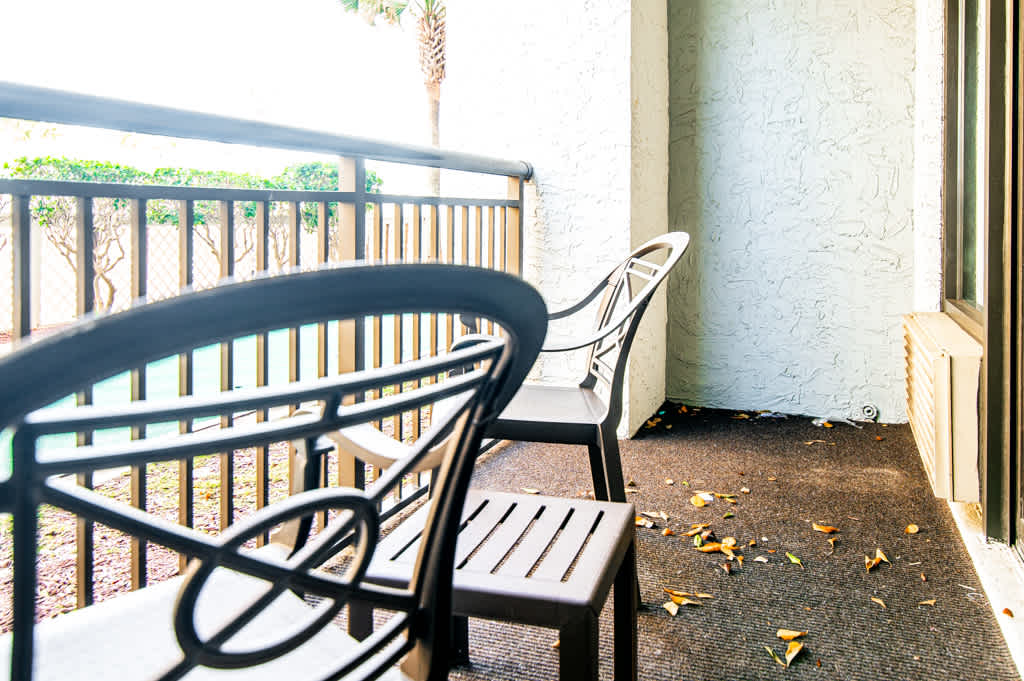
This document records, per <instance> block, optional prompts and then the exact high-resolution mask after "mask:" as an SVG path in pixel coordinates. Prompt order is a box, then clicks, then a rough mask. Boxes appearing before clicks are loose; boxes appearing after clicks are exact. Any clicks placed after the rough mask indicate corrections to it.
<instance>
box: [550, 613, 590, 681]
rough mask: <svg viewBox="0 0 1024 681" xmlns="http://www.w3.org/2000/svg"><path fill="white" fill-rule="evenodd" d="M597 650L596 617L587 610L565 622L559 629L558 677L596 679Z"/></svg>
mask: <svg viewBox="0 0 1024 681" xmlns="http://www.w3.org/2000/svg"><path fill="white" fill-rule="evenodd" d="M598 652H599V649H598V619H597V615H595V614H594V613H593V612H590V611H589V610H588V611H587V612H586V614H585V615H584V616H583V617H582V618H581V619H576V620H573V621H572V622H567V623H566V624H564V625H562V628H561V630H560V631H559V634H558V675H559V679H561V681H597V666H598V665H597V663H598Z"/></svg>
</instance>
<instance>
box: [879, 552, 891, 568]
mask: <svg viewBox="0 0 1024 681" xmlns="http://www.w3.org/2000/svg"><path fill="white" fill-rule="evenodd" d="M875 558H877V559H878V560H884V561H885V562H886V563H889V559H888V558H886V557H885V554H884V553H882V549H875ZM889 565H892V563H889Z"/></svg>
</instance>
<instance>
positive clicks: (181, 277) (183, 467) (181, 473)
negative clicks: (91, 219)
mask: <svg viewBox="0 0 1024 681" xmlns="http://www.w3.org/2000/svg"><path fill="white" fill-rule="evenodd" d="M194 221H195V203H194V202H193V201H191V200H186V201H179V202H178V286H179V287H181V288H182V289H185V288H187V287H189V286H191V285H192V281H193V276H194V272H193V270H194V268H193V262H192V259H193V255H194V253H195V239H194V235H193V233H192V223H193V222H194ZM194 363H195V357H194V355H193V352H192V350H188V351H186V352H183V353H182V354H180V355H178V394H179V395H181V396H185V395H191V394H192V391H193V388H194V386H193V371H192V369H193V364H194ZM178 432H180V433H191V432H192V420H191V419H186V420H184V421H180V422H179V423H178ZM194 469H195V461H194V460H193V459H192V458H191V457H188V458H185V459H181V460H180V461H179V462H178V523H180V524H181V525H184V526H185V527H192V526H193V525H194V524H195V513H194V509H193V508H192V506H193V504H194V502H195V491H194V489H193V487H192V479H193V477H194ZM188 560H189V557H188V556H186V555H184V554H181V555H180V556H178V570H179V571H180V572H184V571H185V568H186V566H187V565H188Z"/></svg>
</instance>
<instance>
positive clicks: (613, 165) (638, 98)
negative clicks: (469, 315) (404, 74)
mask: <svg viewBox="0 0 1024 681" xmlns="http://www.w3.org/2000/svg"><path fill="white" fill-rule="evenodd" d="M634 8H635V9H634ZM666 16H667V10H666V8H665V0H653V1H652V0H634V1H633V2H632V3H630V2H623V1H622V0H564V1H559V2H551V1H550V0H523V1H522V2H518V3H506V2H457V3H449V5H448V41H449V42H448V50H449V51H448V66H447V69H448V73H447V77H446V79H445V82H444V84H443V86H442V95H441V144H442V146H443V147H445V148H452V149H463V150H466V151H472V152H473V153H479V154H486V155H491V156H497V157H502V158H520V159H524V160H527V161H529V162H530V163H532V164H533V166H534V168H535V171H536V173H535V177H534V180H533V181H532V182H530V183H528V185H527V186H526V190H525V194H524V200H525V202H526V205H525V211H524V213H525V214H524V222H525V227H526V234H525V240H524V259H525V262H524V276H525V277H526V279H527V280H529V281H530V282H531V283H533V284H534V285H536V286H537V287H538V288H539V290H540V291H541V293H542V295H543V296H544V298H545V300H546V302H547V303H548V306H549V307H550V308H551V309H558V308H560V307H564V306H566V305H567V304H570V303H572V302H575V301H576V300H578V299H579V298H580V297H581V296H582V295H584V294H585V293H586V292H587V291H589V289H590V287H591V286H592V285H593V284H594V283H595V281H596V279H597V277H599V276H601V275H603V274H604V273H605V272H606V271H607V269H608V268H610V267H611V266H613V265H614V264H615V263H617V262H619V261H620V260H621V259H622V257H623V256H624V255H625V254H627V253H628V252H629V250H630V248H631V246H633V245H635V244H638V243H641V242H642V241H644V240H646V236H647V235H648V232H650V233H651V234H653V233H655V232H656V231H658V230H660V231H665V226H666V224H667V180H666V178H667V168H668V161H667V151H666V149H667V136H668V112H667V78H668V76H667V73H668V70H667V64H666V56H665V55H666V54H667V33H666V30H665V25H666ZM635 31H639V32H641V33H644V32H645V31H651V32H653V34H654V35H655V39H654V40H653V41H651V40H648V39H647V38H644V40H643V41H638V42H636V41H634V40H633V36H634V32H635ZM659 42H660V43H661V46H660V48H659V46H658V43H659ZM659 50H660V53H659ZM634 52H635V53H636V62H635V64H634ZM659 102H660V103H659ZM648 128H650V129H649V130H648ZM634 131H635V134H634ZM461 181H462V179H461V178H459V177H457V176H454V175H453V176H447V175H446V176H445V177H443V179H442V190H443V192H444V193H445V194H452V193H454V194H458V193H459V189H458V187H459V184H458V183H459V182H461ZM638 187H639V188H638ZM660 312H661V319H660V321H659V320H658V319H657V316H658V314H659V307H658V306H655V309H652V310H651V311H650V312H649V317H650V321H649V324H648V325H647V326H646V327H645V329H644V331H643V333H644V337H643V338H642V339H640V340H638V341H637V342H638V343H641V342H646V343H649V344H651V345H650V348H651V349H650V352H647V351H645V352H644V353H643V356H642V357H641V356H640V355H639V353H635V355H634V360H633V363H632V367H631V374H632V375H633V376H634V381H633V382H634V383H635V384H636V385H635V386H634V388H633V389H632V390H631V391H630V392H629V393H627V395H628V397H627V398H626V401H625V405H624V406H625V408H626V412H627V413H626V415H625V416H624V418H623V427H622V428H620V431H619V432H620V435H625V434H627V433H631V432H634V431H635V430H636V429H637V428H638V427H639V426H640V424H641V423H642V422H643V420H644V419H645V418H646V417H648V416H649V415H650V414H651V412H652V411H653V410H654V409H655V408H656V407H657V406H658V405H659V404H660V403H661V401H662V400H663V399H664V366H665V364H664V352H665V350H664V347H665V334H666V332H665V323H666V322H665V316H664V315H665V312H664V306H663V304H662V305H661V307H660ZM591 322H592V318H588V319H587V320H586V322H585V324H584V327H585V328H579V327H576V328H566V327H565V326H564V325H559V326H555V327H553V328H552V330H551V336H553V337H555V338H558V337H566V336H569V335H572V334H573V333H575V334H576V335H578V334H580V333H581V332H585V331H588V330H589V324H590V323H591ZM583 369H584V367H583V358H582V357H581V356H579V355H578V354H575V355H573V356H570V357H563V358H556V359H553V360H552V361H548V362H545V363H543V364H542V365H541V366H540V367H539V370H538V371H537V372H536V374H535V375H534V376H533V378H534V379H536V380H542V381H544V382H555V383H557V382H574V381H578V380H579V379H580V378H581V377H582V374H583Z"/></svg>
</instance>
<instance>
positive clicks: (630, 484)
mask: <svg viewBox="0 0 1024 681" xmlns="http://www.w3.org/2000/svg"><path fill="white" fill-rule="evenodd" d="M626 487H636V480H634V479H633V478H632V477H630V479H629V480H628V481H626Z"/></svg>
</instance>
